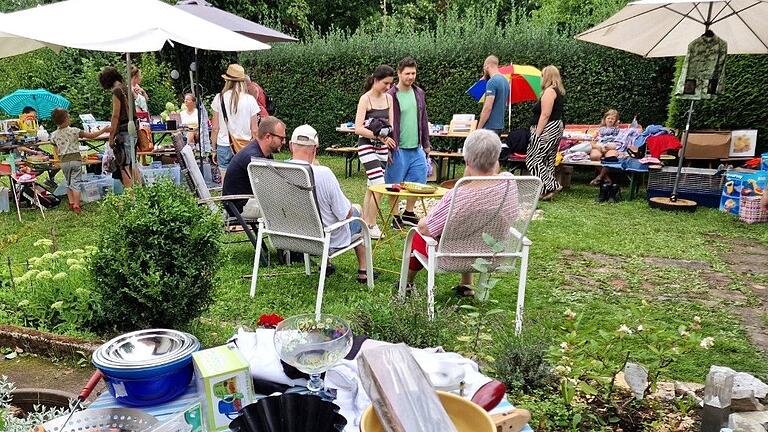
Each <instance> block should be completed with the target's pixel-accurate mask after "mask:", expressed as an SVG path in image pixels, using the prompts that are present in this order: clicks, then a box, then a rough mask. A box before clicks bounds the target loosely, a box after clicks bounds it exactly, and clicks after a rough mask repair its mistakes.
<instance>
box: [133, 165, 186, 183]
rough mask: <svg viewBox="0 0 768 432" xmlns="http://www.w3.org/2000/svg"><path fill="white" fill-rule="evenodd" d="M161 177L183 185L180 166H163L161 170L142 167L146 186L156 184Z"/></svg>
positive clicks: (142, 176) (142, 175)
mask: <svg viewBox="0 0 768 432" xmlns="http://www.w3.org/2000/svg"><path fill="white" fill-rule="evenodd" d="M161 177H165V178H168V179H169V180H171V181H172V182H174V183H175V184H181V167H180V166H179V165H178V164H172V165H163V166H162V167H161V168H152V167H151V166H142V167H141V178H142V179H144V184H146V185H151V184H154V183H155V182H156V181H158V180H159V179H160V178H161Z"/></svg>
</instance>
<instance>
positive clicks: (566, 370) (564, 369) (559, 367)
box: [555, 365, 571, 375]
mask: <svg viewBox="0 0 768 432" xmlns="http://www.w3.org/2000/svg"><path fill="white" fill-rule="evenodd" d="M555 372H557V373H558V374H560V375H567V374H569V373H571V367H570V366H563V365H557V366H555Z"/></svg>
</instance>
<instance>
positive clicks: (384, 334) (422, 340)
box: [350, 296, 457, 349]
mask: <svg viewBox="0 0 768 432" xmlns="http://www.w3.org/2000/svg"><path fill="white" fill-rule="evenodd" d="M454 315H455V314H454V309H453V308H451V307H436V308H435V319H434V320H433V321H430V320H429V319H428V318H427V302H426V299H425V298H424V296H421V297H417V296H409V297H408V298H407V299H406V300H405V301H403V302H400V301H397V300H393V301H391V302H390V303H389V304H387V305H382V304H380V303H373V302H360V303H359V304H357V305H356V306H355V308H354V310H353V312H352V315H351V316H350V323H351V325H352V327H353V329H352V331H353V332H354V333H355V334H364V335H366V336H368V337H370V338H372V339H378V340H383V341H386V342H392V343H401V342H402V343H404V344H407V345H408V346H411V347H415V348H426V347H436V346H444V347H446V349H451V347H452V346H453V345H454V344H455V343H456V342H455V339H454V336H455V334H456V330H457V329H456V325H457V320H456V319H455V316H454Z"/></svg>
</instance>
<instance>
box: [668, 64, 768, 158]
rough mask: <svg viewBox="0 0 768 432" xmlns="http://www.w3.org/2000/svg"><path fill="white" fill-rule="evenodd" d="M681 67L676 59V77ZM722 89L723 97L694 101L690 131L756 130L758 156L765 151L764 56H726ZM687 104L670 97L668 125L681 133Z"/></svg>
mask: <svg viewBox="0 0 768 432" xmlns="http://www.w3.org/2000/svg"><path fill="white" fill-rule="evenodd" d="M682 65H683V62H682V59H680V61H678V63H677V73H676V74H675V75H676V76H679V74H680V68H682ZM723 86H724V91H723V94H721V95H719V96H718V97H716V98H714V99H711V100H701V101H696V103H695V104H694V112H693V117H691V129H692V130H695V129H733V130H735V129H757V131H758V132H757V143H758V154H760V153H761V152H765V151H768V105H766V104H765V96H764V94H763V89H765V88H766V87H768V57H766V56H764V55H729V56H728V59H727V60H726V63H725V83H724V84H723ZM672 92H674V89H673V90H672ZM690 104H691V102H690V101H689V100H684V99H678V98H676V97H674V96H672V98H671V100H670V102H669V119H668V121H667V123H668V125H669V126H672V127H676V128H679V129H680V130H681V131H682V130H684V129H685V121H686V118H687V112H688V108H689V107H690Z"/></svg>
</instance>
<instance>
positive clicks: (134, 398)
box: [99, 355, 194, 406]
mask: <svg viewBox="0 0 768 432" xmlns="http://www.w3.org/2000/svg"><path fill="white" fill-rule="evenodd" d="M99 369H100V370H101V371H102V372H103V373H104V381H106V383H107V388H108V389H109V393H110V394H112V396H114V398H115V399H117V401H118V402H120V403H123V404H125V405H130V406H149V405H157V404H161V403H163V402H167V401H169V400H172V399H174V398H176V397H177V396H179V395H181V394H182V393H184V391H186V389H187V386H189V382H190V381H191V380H192V375H193V373H194V367H193V365H192V356H191V355H190V356H189V357H187V358H185V359H184V360H183V361H179V362H174V363H172V364H169V365H164V366H161V367H159V368H148V369H149V370H139V371H130V372H126V371H119V372H118V373H117V374H114V373H112V372H110V371H109V370H107V369H102V368H99ZM117 375H120V376H117ZM129 375H133V377H132V378H131V377H128V376H129Z"/></svg>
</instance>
